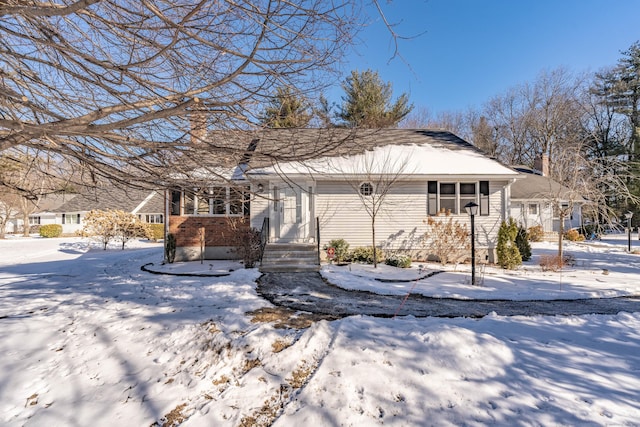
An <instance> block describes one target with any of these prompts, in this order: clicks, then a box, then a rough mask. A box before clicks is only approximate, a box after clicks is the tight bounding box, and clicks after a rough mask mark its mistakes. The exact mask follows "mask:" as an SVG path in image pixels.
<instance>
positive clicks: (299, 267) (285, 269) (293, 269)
mask: <svg viewBox="0 0 640 427" xmlns="http://www.w3.org/2000/svg"><path fill="white" fill-rule="evenodd" d="M259 270H260V271H261V272H262V273H304V272H318V271H320V266H319V265H312V264H296V265H291V264H279V265H261V266H260V268H259Z"/></svg>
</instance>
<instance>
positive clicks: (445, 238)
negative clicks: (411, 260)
mask: <svg viewBox="0 0 640 427" xmlns="http://www.w3.org/2000/svg"><path fill="white" fill-rule="evenodd" d="M425 222H426V224H427V225H428V227H429V231H427V232H426V233H425V234H424V235H423V238H422V245H423V247H424V248H426V249H427V252H428V254H430V255H434V256H436V257H437V258H438V260H439V261H440V263H442V264H443V265H444V264H447V263H449V262H455V261H457V260H459V259H461V258H463V257H465V256H466V255H467V254H469V252H470V250H471V241H470V234H469V231H468V230H467V226H466V225H462V224H460V223H459V222H458V221H457V220H455V221H454V220H453V218H452V217H448V218H446V219H445V218H437V217H429V218H427V219H426V220H425Z"/></svg>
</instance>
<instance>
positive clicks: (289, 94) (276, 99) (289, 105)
mask: <svg viewBox="0 0 640 427" xmlns="http://www.w3.org/2000/svg"><path fill="white" fill-rule="evenodd" d="M309 110H310V106H309V103H308V102H307V100H306V99H305V98H304V97H303V96H302V95H299V94H296V93H294V92H293V90H291V88H289V87H279V88H278V89H276V94H275V95H274V96H273V98H272V99H271V103H270V104H269V105H268V106H267V107H266V108H265V110H264V112H263V113H262V116H261V117H260V120H261V121H262V123H263V124H264V125H265V126H267V127H270V128H304V127H306V126H307V125H308V124H309V121H310V120H311V114H310V112H309Z"/></svg>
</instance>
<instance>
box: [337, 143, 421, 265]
mask: <svg viewBox="0 0 640 427" xmlns="http://www.w3.org/2000/svg"><path fill="white" fill-rule="evenodd" d="M408 164H409V155H401V156H399V157H398V156H396V155H394V153H393V146H385V147H378V148H376V149H374V150H373V151H365V152H364V153H363V154H360V155H358V156H356V157H354V162H353V163H352V164H351V165H350V166H349V168H344V167H342V168H340V170H341V172H342V173H345V174H346V175H347V176H351V179H350V180H349V185H351V187H352V188H353V191H354V192H356V194H358V196H359V199H360V203H361V205H362V207H363V209H364V210H365V212H366V213H367V215H368V216H369V218H370V219H371V224H370V225H371V246H372V247H373V254H374V255H373V266H374V267H377V266H378V259H377V258H378V257H377V256H376V253H377V252H378V245H377V241H376V220H377V219H378V217H379V215H380V214H381V213H382V212H384V210H385V208H389V207H390V206H391V205H392V203H390V202H389V200H388V196H389V195H390V192H391V190H392V188H393V187H395V186H396V185H398V181H399V180H400V179H401V178H402V176H403V175H405V174H410V173H411V171H410V170H408V168H409V166H408Z"/></svg>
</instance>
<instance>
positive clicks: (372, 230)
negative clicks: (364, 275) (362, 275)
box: [371, 215, 378, 268]
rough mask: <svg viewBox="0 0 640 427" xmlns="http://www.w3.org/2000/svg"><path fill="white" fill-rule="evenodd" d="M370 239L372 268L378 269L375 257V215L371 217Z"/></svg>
mask: <svg viewBox="0 0 640 427" xmlns="http://www.w3.org/2000/svg"><path fill="white" fill-rule="evenodd" d="M371 238H372V241H371V243H372V246H373V268H378V257H377V256H376V253H377V249H376V217H375V215H374V216H372V217H371Z"/></svg>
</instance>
